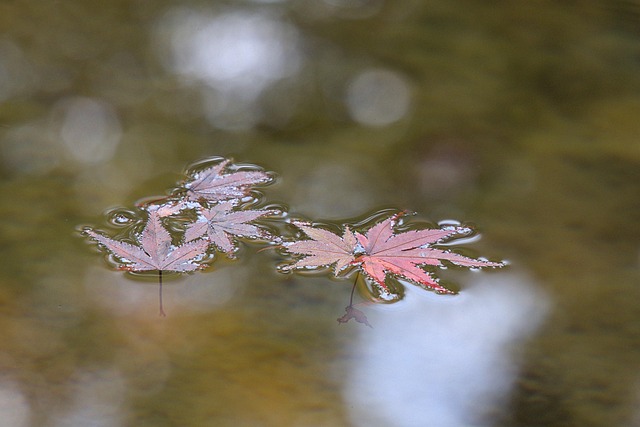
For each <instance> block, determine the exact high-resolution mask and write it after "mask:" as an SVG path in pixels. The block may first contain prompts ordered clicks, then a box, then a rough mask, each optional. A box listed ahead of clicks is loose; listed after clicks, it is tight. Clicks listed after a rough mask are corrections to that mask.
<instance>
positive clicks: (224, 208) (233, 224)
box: [185, 202, 276, 255]
mask: <svg viewBox="0 0 640 427" xmlns="http://www.w3.org/2000/svg"><path fill="white" fill-rule="evenodd" d="M233 208H234V203H232V202H222V203H218V204H217V205H214V206H213V207H211V208H209V209H202V210H200V212H199V215H198V220H197V221H196V222H195V223H193V224H191V225H190V226H189V227H188V228H187V230H186V232H185V241H187V242H189V241H191V240H193V239H197V238H200V237H202V238H204V239H206V240H208V241H209V242H210V243H211V244H213V245H214V246H216V247H217V248H219V249H220V250H222V251H223V252H226V253H227V254H228V255H233V253H234V252H235V251H236V250H237V249H238V244H237V242H236V238H237V237H248V238H253V239H255V238H260V239H268V238H270V236H269V234H268V233H267V232H266V231H265V230H263V229H261V228H260V227H258V226H257V225H254V224H250V222H251V221H253V220H255V219H258V218H260V217H263V216H266V215H273V214H275V213H276V212H275V211H272V210H251V209H246V210H233Z"/></svg>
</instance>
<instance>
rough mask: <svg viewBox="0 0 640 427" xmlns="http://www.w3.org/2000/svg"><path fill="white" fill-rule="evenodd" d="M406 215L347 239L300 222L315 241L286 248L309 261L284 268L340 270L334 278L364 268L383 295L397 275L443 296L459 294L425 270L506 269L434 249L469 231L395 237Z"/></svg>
mask: <svg viewBox="0 0 640 427" xmlns="http://www.w3.org/2000/svg"><path fill="white" fill-rule="evenodd" d="M401 215H402V214H396V215H393V216H391V217H389V218H387V219H385V220H384V221H381V222H379V223H378V224H376V225H374V226H373V227H371V228H370V229H369V230H368V231H367V232H366V233H364V234H361V233H353V232H352V231H351V230H349V228H348V227H345V230H344V233H343V236H342V237H339V236H338V235H336V234H334V233H332V232H330V231H328V230H325V229H322V228H315V227H312V226H310V225H309V224H306V223H300V222H297V223H294V225H295V226H297V227H298V228H299V229H301V230H302V231H303V232H304V233H305V234H306V235H307V236H308V237H309V238H310V239H309V240H302V241H294V242H288V243H285V244H284V247H285V248H286V250H287V251H289V252H290V253H292V254H297V255H303V258H301V259H298V260H297V261H296V262H294V263H292V264H289V265H286V266H284V269H285V270H291V269H299V268H314V267H321V266H329V265H332V264H333V265H334V274H336V275H337V274H338V273H340V271H341V270H343V269H344V268H346V267H348V266H358V267H359V268H360V269H361V270H362V271H364V273H365V274H366V275H367V276H368V277H369V278H370V279H372V280H373V281H374V282H375V283H376V284H377V285H379V286H380V287H381V289H383V290H387V286H386V284H385V278H386V276H387V275H390V274H391V275H395V276H398V277H401V278H404V279H408V280H410V281H412V282H415V283H418V284H420V285H422V286H423V287H425V288H429V289H433V290H435V291H436V292H441V293H453V292H452V291H450V290H449V289H447V288H445V287H443V286H442V285H440V284H439V283H438V281H437V279H436V278H435V277H433V276H432V275H431V274H430V273H429V272H427V271H425V270H423V269H422V268H420V266H422V265H434V266H441V265H442V263H441V261H443V260H445V261H448V262H451V263H453V264H456V265H460V266H465V267H476V268H480V267H502V266H503V264H502V263H498V262H490V261H483V260H478V259H473V258H468V257H465V256H462V255H458V254H456V253H454V252H450V251H448V250H444V249H438V248H434V247H432V245H433V244H437V243H440V242H442V241H443V240H444V239H450V238H455V237H456V236H457V237H459V236H460V235H461V234H467V233H468V232H469V229H468V228H465V227H447V228H436V229H423V230H410V231H405V232H402V233H397V234H396V233H395V231H394V227H395V226H396V224H397V221H398V218H399V217H400V216H401Z"/></svg>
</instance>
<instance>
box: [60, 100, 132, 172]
mask: <svg viewBox="0 0 640 427" xmlns="http://www.w3.org/2000/svg"><path fill="white" fill-rule="evenodd" d="M53 116H54V119H56V118H58V119H59V120H60V130H59V132H60V137H61V138H62V141H63V142H64V145H65V147H66V148H67V150H68V151H69V154H70V155H71V156H72V157H73V158H74V159H75V160H76V161H78V162H81V163H91V164H93V163H100V162H105V161H108V160H110V159H111V157H113V155H114V154H115V151H116V148H117V147H118V144H119V143H120V137H121V136H122V131H121V127H120V122H119V121H118V118H117V117H116V114H115V112H114V111H113V109H112V108H111V107H110V106H109V105H108V104H106V103H104V102H102V101H99V100H95V99H91V98H82V97H77V98H67V99H63V100H62V101H60V102H59V103H58V104H56V106H55V108H54V114H53Z"/></svg>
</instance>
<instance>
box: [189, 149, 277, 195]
mask: <svg viewBox="0 0 640 427" xmlns="http://www.w3.org/2000/svg"><path fill="white" fill-rule="evenodd" d="M230 163H231V161H230V160H228V159H225V160H223V161H222V162H220V163H218V164H217V165H215V166H212V167H210V168H208V169H205V170H202V171H199V172H197V173H196V174H195V175H194V176H193V180H192V181H190V182H187V183H186V184H185V188H186V189H187V198H188V199H189V200H194V201H198V200H201V199H205V200H207V201H210V202H218V201H222V200H231V199H239V198H242V197H244V196H246V195H248V194H249V192H250V191H251V187H252V186H254V185H258V184H266V183H268V182H270V181H271V180H272V177H271V176H270V175H269V174H268V173H266V172H263V171H260V170H254V171H232V172H227V173H225V170H226V168H227V166H228V165H229V164H230Z"/></svg>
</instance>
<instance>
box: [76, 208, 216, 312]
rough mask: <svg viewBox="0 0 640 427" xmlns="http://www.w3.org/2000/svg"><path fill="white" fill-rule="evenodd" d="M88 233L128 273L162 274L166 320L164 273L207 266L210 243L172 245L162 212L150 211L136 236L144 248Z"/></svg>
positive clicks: (88, 231) (92, 232)
mask: <svg viewBox="0 0 640 427" xmlns="http://www.w3.org/2000/svg"><path fill="white" fill-rule="evenodd" d="M84 233H85V234H86V235H87V236H89V237H91V238H92V239H93V240H95V241H97V242H98V243H100V244H101V245H103V246H104V247H105V248H106V249H107V250H108V251H109V252H111V253H112V254H113V255H115V256H116V257H117V258H118V259H119V260H120V262H121V263H122V265H121V266H120V269H122V270H128V271H150V270H158V283H159V285H160V294H159V295H160V314H161V315H162V316H164V311H163V309H162V272H163V271H177V272H186V271H194V270H197V269H200V268H203V267H204V265H203V264H201V263H199V262H198V261H199V260H200V259H201V258H202V257H204V255H205V253H206V250H207V247H208V246H209V243H208V242H207V241H205V240H202V239H198V240H193V241H190V242H187V243H184V244H183V245H180V246H174V245H172V244H171V235H170V234H169V232H168V231H167V230H166V229H165V228H164V227H163V225H162V223H161V221H160V214H159V210H158V209H152V210H149V217H148V219H147V222H146V224H145V227H144V229H143V230H142V232H141V233H140V234H139V235H138V236H136V240H137V241H138V243H139V245H140V246H137V245H132V244H130V243H127V242H122V241H118V240H114V239H111V238H110V237H107V236H105V235H104V234H101V233H96V232H95V231H93V230H91V229H89V228H88V229H85V230H84Z"/></svg>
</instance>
